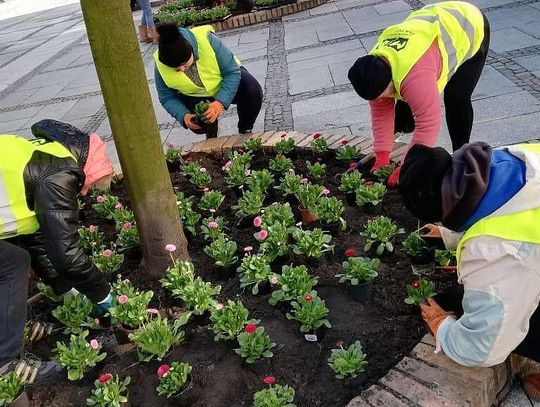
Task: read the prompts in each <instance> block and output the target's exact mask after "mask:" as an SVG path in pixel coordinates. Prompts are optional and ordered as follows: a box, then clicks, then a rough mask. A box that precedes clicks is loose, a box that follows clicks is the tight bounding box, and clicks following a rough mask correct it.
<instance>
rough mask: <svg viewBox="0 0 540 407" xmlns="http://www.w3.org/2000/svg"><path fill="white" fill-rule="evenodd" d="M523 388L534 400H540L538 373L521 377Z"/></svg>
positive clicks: (539, 377)
mask: <svg viewBox="0 0 540 407" xmlns="http://www.w3.org/2000/svg"><path fill="white" fill-rule="evenodd" d="M523 390H525V394H527V396H529V397H530V398H531V399H533V400H534V401H540V373H535V374H530V375H528V376H525V377H524V378H523Z"/></svg>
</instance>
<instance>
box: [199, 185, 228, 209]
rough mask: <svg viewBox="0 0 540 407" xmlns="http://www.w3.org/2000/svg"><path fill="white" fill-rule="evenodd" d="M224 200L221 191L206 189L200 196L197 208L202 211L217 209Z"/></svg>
mask: <svg viewBox="0 0 540 407" xmlns="http://www.w3.org/2000/svg"><path fill="white" fill-rule="evenodd" d="M224 200H225V195H223V194H222V193H221V192H219V191H217V190H212V191H207V192H205V193H204V194H203V196H202V197H201V200H200V202H199V209H202V210H203V211H210V210H214V211H217V210H218V209H219V207H220V206H221V204H222V203H223V201H224Z"/></svg>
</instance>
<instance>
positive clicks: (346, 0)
mask: <svg viewBox="0 0 540 407" xmlns="http://www.w3.org/2000/svg"><path fill="white" fill-rule="evenodd" d="M376 2H377V1H376V0H337V1H335V3H336V6H337V8H338V9H340V10H343V9H347V8H351V7H359V6H366V5H369V4H373V3H376Z"/></svg>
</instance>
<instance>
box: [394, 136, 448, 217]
mask: <svg viewBox="0 0 540 407" xmlns="http://www.w3.org/2000/svg"><path fill="white" fill-rule="evenodd" d="M451 164H452V156H451V155H450V154H449V153H448V151H446V150H445V149H444V148H441V147H435V148H432V147H427V146H424V145H422V144H415V145H414V146H412V147H411V149H410V150H409V152H408V153H407V156H406V157H405V161H404V162H403V165H402V166H401V171H400V176H399V183H398V187H399V193H400V194H401V198H402V200H403V204H404V205H405V207H406V208H407V209H408V210H409V212H411V213H412V214H413V215H414V216H416V217H417V218H418V219H420V220H422V221H425V222H438V221H440V220H441V218H442V193H441V189H442V183H443V179H444V176H445V174H446V172H447V170H448V169H449V168H450V167H451Z"/></svg>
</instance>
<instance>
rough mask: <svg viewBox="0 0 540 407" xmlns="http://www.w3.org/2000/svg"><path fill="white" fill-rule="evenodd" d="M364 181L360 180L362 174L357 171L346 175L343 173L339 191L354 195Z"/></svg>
mask: <svg viewBox="0 0 540 407" xmlns="http://www.w3.org/2000/svg"><path fill="white" fill-rule="evenodd" d="M365 182H366V180H365V179H364V178H362V174H361V173H360V171H358V170H353V171H351V172H348V173H343V174H342V176H341V184H340V186H339V190H340V191H342V192H345V193H346V194H352V193H356V191H357V190H358V188H360V187H361V186H362V185H364V183H365Z"/></svg>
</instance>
